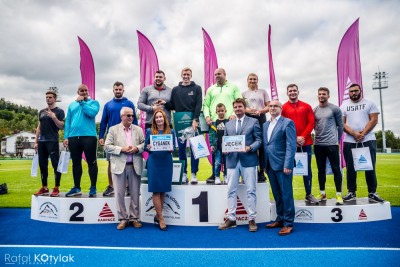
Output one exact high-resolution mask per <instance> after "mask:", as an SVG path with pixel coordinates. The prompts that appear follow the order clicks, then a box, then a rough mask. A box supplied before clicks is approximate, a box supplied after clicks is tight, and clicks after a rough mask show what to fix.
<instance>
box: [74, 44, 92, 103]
mask: <svg viewBox="0 0 400 267" xmlns="http://www.w3.org/2000/svg"><path fill="white" fill-rule="evenodd" d="M78 41H79V47H80V49H81V53H80V54H81V66H80V67H81V77H82V83H83V84H86V85H87V87H88V88H89V96H90V98H92V99H96V85H95V72H94V63H93V57H92V53H90V50H89V47H88V46H87V45H86V43H85V42H84V41H83V40H82V39H81V38H80V37H79V36H78Z"/></svg>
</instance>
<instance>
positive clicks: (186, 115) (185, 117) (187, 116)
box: [181, 114, 192, 120]
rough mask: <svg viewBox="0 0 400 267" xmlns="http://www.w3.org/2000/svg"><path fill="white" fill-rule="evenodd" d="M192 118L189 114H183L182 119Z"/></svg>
mask: <svg viewBox="0 0 400 267" xmlns="http://www.w3.org/2000/svg"><path fill="white" fill-rule="evenodd" d="M191 119H192V118H191V117H190V116H189V115H188V114H185V115H183V116H182V118H181V120H191Z"/></svg>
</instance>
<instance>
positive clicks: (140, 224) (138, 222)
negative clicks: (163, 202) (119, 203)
mask: <svg viewBox="0 0 400 267" xmlns="http://www.w3.org/2000/svg"><path fill="white" fill-rule="evenodd" d="M132 225H133V227H134V228H142V226H143V225H142V223H141V222H140V221H132Z"/></svg>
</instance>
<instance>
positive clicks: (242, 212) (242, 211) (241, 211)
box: [224, 196, 249, 221]
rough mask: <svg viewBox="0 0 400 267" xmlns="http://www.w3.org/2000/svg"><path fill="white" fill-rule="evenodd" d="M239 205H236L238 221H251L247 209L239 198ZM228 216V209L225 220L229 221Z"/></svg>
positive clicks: (237, 198)
mask: <svg viewBox="0 0 400 267" xmlns="http://www.w3.org/2000/svg"><path fill="white" fill-rule="evenodd" d="M236 200H237V205H236V221H247V220H249V214H248V213H247V210H246V208H245V207H244V205H243V203H242V201H241V200H240V198H239V197H238V196H237V197H236ZM227 214H228V209H226V210H225V218H224V220H226V219H227V217H226V215H227Z"/></svg>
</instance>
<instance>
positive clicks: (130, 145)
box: [104, 107, 144, 230]
mask: <svg viewBox="0 0 400 267" xmlns="http://www.w3.org/2000/svg"><path fill="white" fill-rule="evenodd" d="M120 115H121V123H119V124H117V125H114V126H112V127H111V128H110V129H109V132H108V134H107V139H106V142H105V144H104V149H105V151H106V152H107V153H109V154H110V155H111V157H110V163H111V173H112V179H113V184H114V192H115V198H116V202H117V212H118V220H119V221H120V223H119V224H118V226H117V229H118V230H123V229H125V228H126V226H127V225H128V224H129V223H132V225H133V227H135V228H140V227H142V224H141V222H140V220H139V218H140V213H139V195H140V179H141V175H142V169H143V159H142V156H141V153H142V152H143V148H144V135H143V131H142V129H141V128H140V127H138V126H136V125H134V124H132V121H133V116H134V112H133V110H132V109H131V108H129V107H123V108H122V109H121V111H120ZM127 179H128V185H129V193H130V202H129V212H128V211H127V210H126V207H125V191H126V185H125V181H126V180H127Z"/></svg>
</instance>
